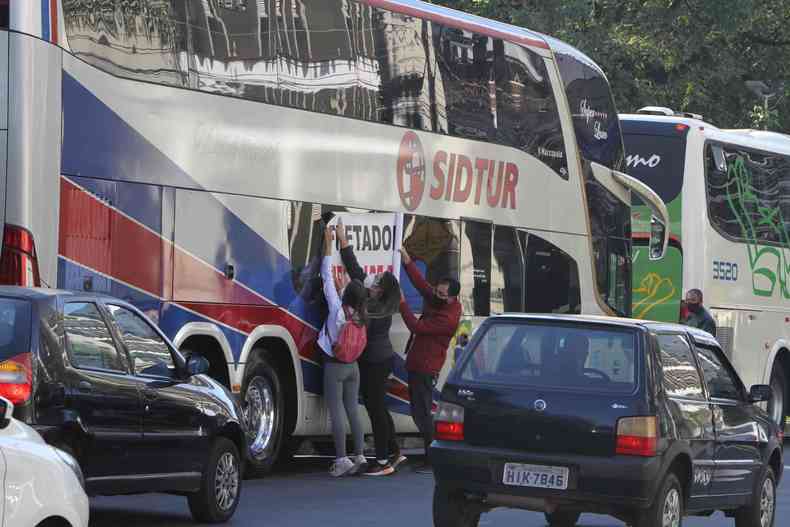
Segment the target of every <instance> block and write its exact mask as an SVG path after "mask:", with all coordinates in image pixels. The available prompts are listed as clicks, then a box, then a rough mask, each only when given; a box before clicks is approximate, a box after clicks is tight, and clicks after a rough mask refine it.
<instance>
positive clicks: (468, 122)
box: [433, 24, 496, 141]
mask: <svg viewBox="0 0 790 527" xmlns="http://www.w3.org/2000/svg"><path fill="white" fill-rule="evenodd" d="M433 35H434V38H435V39H436V41H437V42H438V43H437V44H436V55H437V59H438V63H439V73H440V75H439V77H440V78H441V84H442V85H443V86H444V95H445V101H446V108H447V128H448V129H447V130H437V131H438V132H446V133H447V132H449V134H450V135H454V136H457V137H464V138H467V139H477V140H481V141H493V140H494V139H495V137H496V107H494V108H491V107H490V105H489V104H486V101H488V99H489V89H490V88H489V85H490V81H492V80H493V58H494V47H493V46H494V39H492V38H490V37H487V36H483V35H478V34H475V33H471V32H469V31H465V30H463V29H457V28H452V27H447V26H440V25H438V24H433Z"/></svg>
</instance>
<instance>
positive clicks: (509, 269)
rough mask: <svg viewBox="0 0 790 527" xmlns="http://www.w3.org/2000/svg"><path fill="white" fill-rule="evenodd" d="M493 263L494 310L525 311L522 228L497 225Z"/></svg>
mask: <svg viewBox="0 0 790 527" xmlns="http://www.w3.org/2000/svg"><path fill="white" fill-rule="evenodd" d="M492 252H493V265H492V269H491V312H492V313H518V312H522V311H524V259H525V257H526V255H525V254H524V251H522V249H521V242H520V241H519V237H518V231H517V230H516V229H515V228H513V227H503V226H501V225H495V226H494V247H493V251H492Z"/></svg>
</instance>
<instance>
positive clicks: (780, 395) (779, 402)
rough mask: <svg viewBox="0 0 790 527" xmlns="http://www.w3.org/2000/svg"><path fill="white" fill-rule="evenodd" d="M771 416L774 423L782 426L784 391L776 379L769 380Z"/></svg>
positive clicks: (783, 418)
mask: <svg viewBox="0 0 790 527" xmlns="http://www.w3.org/2000/svg"><path fill="white" fill-rule="evenodd" d="M771 418H772V419H773V420H774V423H776V424H777V425H779V426H780V427H782V428H784V424H785V405H784V392H783V390H782V386H781V385H780V384H779V382H778V381H776V380H771Z"/></svg>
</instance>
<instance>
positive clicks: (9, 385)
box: [0, 353, 33, 404]
mask: <svg viewBox="0 0 790 527" xmlns="http://www.w3.org/2000/svg"><path fill="white" fill-rule="evenodd" d="M32 389H33V368H32V353H21V354H19V355H16V356H14V357H11V358H10V359H6V360H4V361H3V362H0V395H2V396H3V397H5V398H6V399H8V400H9V401H11V402H12V403H14V404H22V403H25V402H27V400H28V399H30V392H31V391H32Z"/></svg>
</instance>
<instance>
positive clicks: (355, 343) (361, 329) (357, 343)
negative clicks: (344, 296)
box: [332, 310, 368, 364]
mask: <svg viewBox="0 0 790 527" xmlns="http://www.w3.org/2000/svg"><path fill="white" fill-rule="evenodd" d="M345 314H346V322H345V324H343V327H342V328H340V333H338V335H337V342H335V345H334V346H333V347H332V353H334V354H335V358H336V359H337V360H339V361H340V362H345V363H348V364H350V363H352V362H354V361H355V360H357V359H358V358H359V356H360V355H362V352H363V351H364V350H365V346H367V344H368V331H367V328H366V327H365V325H364V324H360V323H357V322H354V319H353V317H352V316H350V315H349V313H348V311H347V310H346V311H345Z"/></svg>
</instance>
